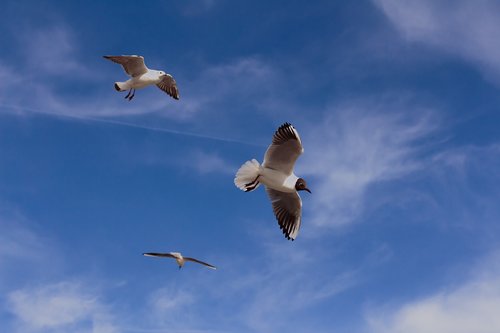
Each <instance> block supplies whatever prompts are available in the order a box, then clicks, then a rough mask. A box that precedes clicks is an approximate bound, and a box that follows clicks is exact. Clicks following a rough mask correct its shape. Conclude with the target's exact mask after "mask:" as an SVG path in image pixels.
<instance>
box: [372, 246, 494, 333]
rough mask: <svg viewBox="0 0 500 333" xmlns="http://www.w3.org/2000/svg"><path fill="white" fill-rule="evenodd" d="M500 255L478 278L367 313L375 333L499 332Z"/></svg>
mask: <svg viewBox="0 0 500 333" xmlns="http://www.w3.org/2000/svg"><path fill="white" fill-rule="evenodd" d="M498 259H499V257H498V255H496V256H494V258H491V259H490V260H488V262H487V263H486V265H485V267H482V268H480V269H479V270H478V271H476V272H475V275H476V276H475V277H474V278H472V279H471V280H470V281H468V282H465V283H464V284H463V285H461V286H458V287H447V288H443V289H442V290H441V291H439V292H436V293H435V294H432V295H430V296H428V297H425V298H422V299H419V300H416V301H413V302H409V303H407V304H404V305H402V306H401V307H399V308H397V309H394V310H392V311H388V313H384V312H382V311H381V310H380V309H378V310H372V311H371V313H369V314H368V315H367V321H368V325H369V331H370V332H373V333H421V332H425V333H470V332H474V333H496V332H499V331H500V317H499V316H498V309H500V270H499V266H498Z"/></svg>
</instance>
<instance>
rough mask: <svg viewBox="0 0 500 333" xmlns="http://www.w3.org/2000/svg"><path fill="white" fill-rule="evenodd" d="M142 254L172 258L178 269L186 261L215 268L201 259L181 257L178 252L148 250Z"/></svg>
mask: <svg viewBox="0 0 500 333" xmlns="http://www.w3.org/2000/svg"><path fill="white" fill-rule="evenodd" d="M143 255H145V256H146V257H160V258H174V259H175V261H177V264H178V265H179V269H181V268H182V266H184V264H185V263H186V261H192V262H197V263H198V264H202V265H205V266H207V267H208V268H211V269H217V268H216V267H215V266H213V265H210V264H207V263H206V262H203V261H201V260H198V259H195V258H190V257H183V256H182V255H181V254H180V253H179V252H169V253H154V252H148V253H143Z"/></svg>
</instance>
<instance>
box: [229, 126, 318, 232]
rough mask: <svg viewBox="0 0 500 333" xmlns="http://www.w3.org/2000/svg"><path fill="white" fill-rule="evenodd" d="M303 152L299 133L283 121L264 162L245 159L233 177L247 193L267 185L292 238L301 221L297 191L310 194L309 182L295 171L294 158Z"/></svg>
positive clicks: (282, 224)
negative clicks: (261, 185)
mask: <svg viewBox="0 0 500 333" xmlns="http://www.w3.org/2000/svg"><path fill="white" fill-rule="evenodd" d="M303 152H304V148H302V142H301V141H300V137H299V133H298V132H297V130H296V129H295V128H294V127H293V126H292V125H291V124H289V123H284V124H283V125H281V126H280V127H279V128H278V130H277V131H276V132H275V133H274V136H273V142H272V143H271V145H270V146H269V147H268V148H267V151H266V154H265V155H264V162H262V164H259V162H258V161H257V160H256V159H252V160H250V161H247V162H245V163H244V164H243V165H242V166H241V167H240V169H239V170H238V172H237V173H236V177H235V178H234V184H235V185H236V187H238V188H239V189H240V190H243V191H245V192H250V191H253V190H255V189H256V188H257V187H258V186H259V185H260V184H261V183H262V184H264V186H265V187H266V192H267V195H268V196H269V199H270V200H271V203H272V205H273V211H274V215H275V216H276V219H277V220H278V224H279V226H280V229H281V230H282V231H283V234H284V235H285V237H286V238H287V239H289V240H290V239H291V240H292V241H293V240H294V239H295V238H296V237H297V234H298V233H299V228H300V222H301V212H302V200H301V199H300V196H299V194H298V191H307V192H309V193H311V191H310V190H309V189H308V188H307V184H306V181H305V180H304V179H303V178H299V177H297V176H296V175H295V174H294V173H293V167H294V165H295V161H296V160H297V158H298V157H299V156H300V155H301V154H302V153H303Z"/></svg>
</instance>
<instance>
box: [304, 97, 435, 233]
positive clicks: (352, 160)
mask: <svg viewBox="0 0 500 333" xmlns="http://www.w3.org/2000/svg"><path fill="white" fill-rule="evenodd" d="M401 109H403V110H404V109H407V108H406V106H404V105H387V104H385V103H383V102H376V101H374V102H372V103H360V104H359V105H354V104H353V105H345V106H340V107H337V108H332V110H331V111H330V112H329V113H328V114H330V115H328V116H326V117H325V119H324V120H323V121H321V122H320V124H319V125H315V127H314V128H309V131H303V133H304V134H303V142H304V145H305V153H304V155H303V157H301V160H299V167H298V168H297V169H298V170H297V173H300V172H302V174H301V175H302V176H304V178H306V180H307V179H308V177H309V178H310V179H309V182H310V183H311V185H310V188H311V190H312V191H313V194H311V195H310V196H307V199H304V200H307V202H308V205H309V206H308V208H306V209H305V214H310V217H309V218H312V220H313V222H314V223H315V224H316V225H322V226H332V225H340V224H345V223H348V222H351V221H353V220H354V219H355V218H356V217H358V216H359V215H360V214H361V212H362V211H363V198H364V194H365V192H366V191H367V189H368V188H369V186H370V185H372V184H374V183H376V182H381V181H388V180H394V179H398V178H401V177H403V176H405V175H407V174H409V173H411V172H413V171H415V170H418V169H419V168H420V167H421V166H422V164H421V162H419V160H418V157H417V155H416V154H417V153H418V152H419V145H418V141H419V140H421V139H423V138H425V137H426V136H427V135H428V134H429V133H431V132H432V131H433V130H435V126H436V125H435V124H433V123H432V122H431V115H432V113H431V112H430V111H429V110H426V109H420V110H418V109H416V108H414V109H413V111H411V113H410V110H408V113H407V114H406V115H405V114H403V113H401ZM367 110H369V111H367ZM392 110H394V112H393V111H392ZM300 165H306V166H307V168H304V169H303V170H302V169H301V168H300Z"/></svg>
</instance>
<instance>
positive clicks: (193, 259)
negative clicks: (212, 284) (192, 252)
mask: <svg viewBox="0 0 500 333" xmlns="http://www.w3.org/2000/svg"><path fill="white" fill-rule="evenodd" d="M184 260H185V261H192V262H197V263H198V264H202V265H205V266H207V267H208V268H211V269H217V267H215V266H214V265H210V264H208V263H206V262H203V261H201V260H198V259H195V258H191V257H184Z"/></svg>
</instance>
